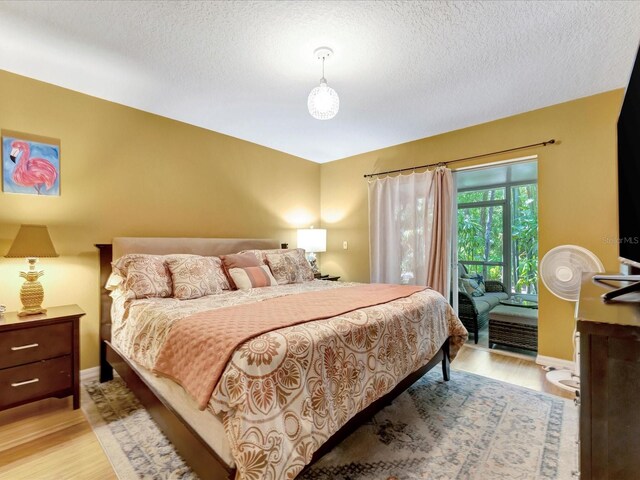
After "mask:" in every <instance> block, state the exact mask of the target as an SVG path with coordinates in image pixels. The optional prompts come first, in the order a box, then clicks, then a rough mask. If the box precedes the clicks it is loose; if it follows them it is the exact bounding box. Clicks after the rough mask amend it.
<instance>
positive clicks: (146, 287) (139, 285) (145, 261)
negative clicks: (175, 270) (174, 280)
mask: <svg viewBox="0 0 640 480" xmlns="http://www.w3.org/2000/svg"><path fill="white" fill-rule="evenodd" d="M111 265H112V266H113V269H114V271H115V273H117V274H118V275H120V276H121V277H122V278H123V279H124V284H123V287H124V290H125V292H126V293H127V296H128V297H131V298H152V297H170V296H171V291H172V285H171V274H170V273H169V269H168V268H167V266H166V265H165V263H164V258H163V257H162V256H159V255H145V254H142V253H130V254H128V255H125V256H123V257H120V258H119V259H118V260H116V261H115V262H113V263H112V264H111Z"/></svg>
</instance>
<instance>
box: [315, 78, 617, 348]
mask: <svg viewBox="0 0 640 480" xmlns="http://www.w3.org/2000/svg"><path fill="white" fill-rule="evenodd" d="M621 101H622V90H616V91H611V92H607V93H603V94H600V95H595V96H592V97H587V98H582V99H579V100H575V101H571V102H567V103H562V104H559V105H554V106H552V107H548V108H543V109H540V110H535V111H532V112H527V113H524V114H521V115H516V116H513V117H509V118H504V119H501V120H497V121H494V122H490V123H485V124H482V125H477V126H473V127H470V128H465V129H462V130H457V131H453V132H449V133H445V134H442V135H437V136H434V137H429V138H425V139H422V140H417V141H414V142H409V143H405V144H402V145H397V146H394V147H389V148H384V149H382V150H376V151H373V152H368V153H364V154H361V155H356V156H354V157H350V158H347V159H343V160H339V161H335V162H331V163H328V164H324V165H322V168H321V182H320V183H321V215H322V225H323V227H325V228H327V236H328V239H327V250H328V252H327V253H325V254H323V258H322V260H323V261H322V266H323V270H324V271H325V272H326V273H332V274H336V275H341V276H342V277H343V279H345V280H354V281H364V282H367V281H369V236H368V217H367V181H366V180H365V179H363V177H362V175H363V174H365V173H371V172H376V171H377V172H380V171H385V170H391V169H396V168H402V167H409V166H412V165H421V164H425V163H431V162H434V161H435V162H438V161H446V160H451V159H455V158H461V157H467V156H472V155H477V154H480V153H485V152H491V151H498V150H503V149H506V148H510V147H514V146H518V145H527V144H531V143H536V142H539V141H543V140H548V139H550V138H555V139H556V140H558V141H559V143H558V144H557V145H554V146H548V147H545V148H536V149H531V150H526V151H522V152H518V153H515V154H513V153H512V154H509V155H501V156H494V157H486V158H483V159H481V160H476V161H469V162H466V163H463V162H461V163H459V164H456V165H455V166H456V167H459V166H466V165H477V164H482V163H487V162H492V161H497V160H506V159H509V158H515V157H521V156H525V155H538V189H539V230H540V231H539V253H540V258H542V256H543V255H544V254H545V253H546V252H547V251H548V250H550V249H551V248H553V247H555V246H557V245H562V244H575V245H580V246H583V247H585V248H587V249H589V250H591V251H592V252H594V253H595V254H596V255H598V257H600V259H601V260H602V262H603V263H604V265H605V268H607V269H608V270H612V271H617V270H618V262H617V254H618V252H617V246H616V245H615V244H614V243H611V242H608V241H607V239H612V238H615V237H616V236H617V193H616V192H617V183H616V182H617V180H616V147H615V139H616V134H615V127H616V120H617V116H618V113H619V109H620V104H621ZM344 240H347V241H348V246H349V248H348V250H343V249H342V242H343V241H344ZM539 301H540V309H539V316H540V318H539V354H540V355H545V356H551V357H556V358H564V359H570V358H571V357H572V354H573V348H572V344H571V334H572V330H573V326H574V321H573V306H574V305H573V304H572V303H569V302H566V301H563V300H560V299H558V298H556V297H554V296H553V295H552V294H551V293H549V291H548V290H547V289H546V288H545V287H544V286H542V285H541V286H540V296H539Z"/></svg>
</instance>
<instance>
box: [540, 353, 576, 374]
mask: <svg viewBox="0 0 640 480" xmlns="http://www.w3.org/2000/svg"><path fill="white" fill-rule="evenodd" d="M536 363H537V364H538V365H544V366H545V367H555V368H566V369H569V370H571V371H575V368H576V366H575V363H574V362H572V361H571V360H565V359H564V358H555V357H546V356H544V355H538V356H537V357H536Z"/></svg>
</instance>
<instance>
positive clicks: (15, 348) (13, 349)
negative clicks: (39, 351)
mask: <svg viewBox="0 0 640 480" xmlns="http://www.w3.org/2000/svg"><path fill="white" fill-rule="evenodd" d="M37 346H38V344H37V343H30V344H29V345H21V346H20V347H11V350H12V351H13V352H15V351H16V350H26V349H27V348H36V347H37Z"/></svg>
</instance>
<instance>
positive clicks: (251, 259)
mask: <svg viewBox="0 0 640 480" xmlns="http://www.w3.org/2000/svg"><path fill="white" fill-rule="evenodd" d="M220 260H221V261H222V266H223V267H224V273H226V275H227V278H228V279H229V284H230V285H231V288H232V289H233V290H235V289H236V288H237V287H236V284H235V283H234V281H233V277H231V274H229V270H231V269H232V268H247V267H259V266H260V265H263V262H262V260H260V259H259V258H258V257H257V256H256V255H255V254H254V253H252V252H248V251H247V252H243V253H233V254H231V255H221V256H220Z"/></svg>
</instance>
